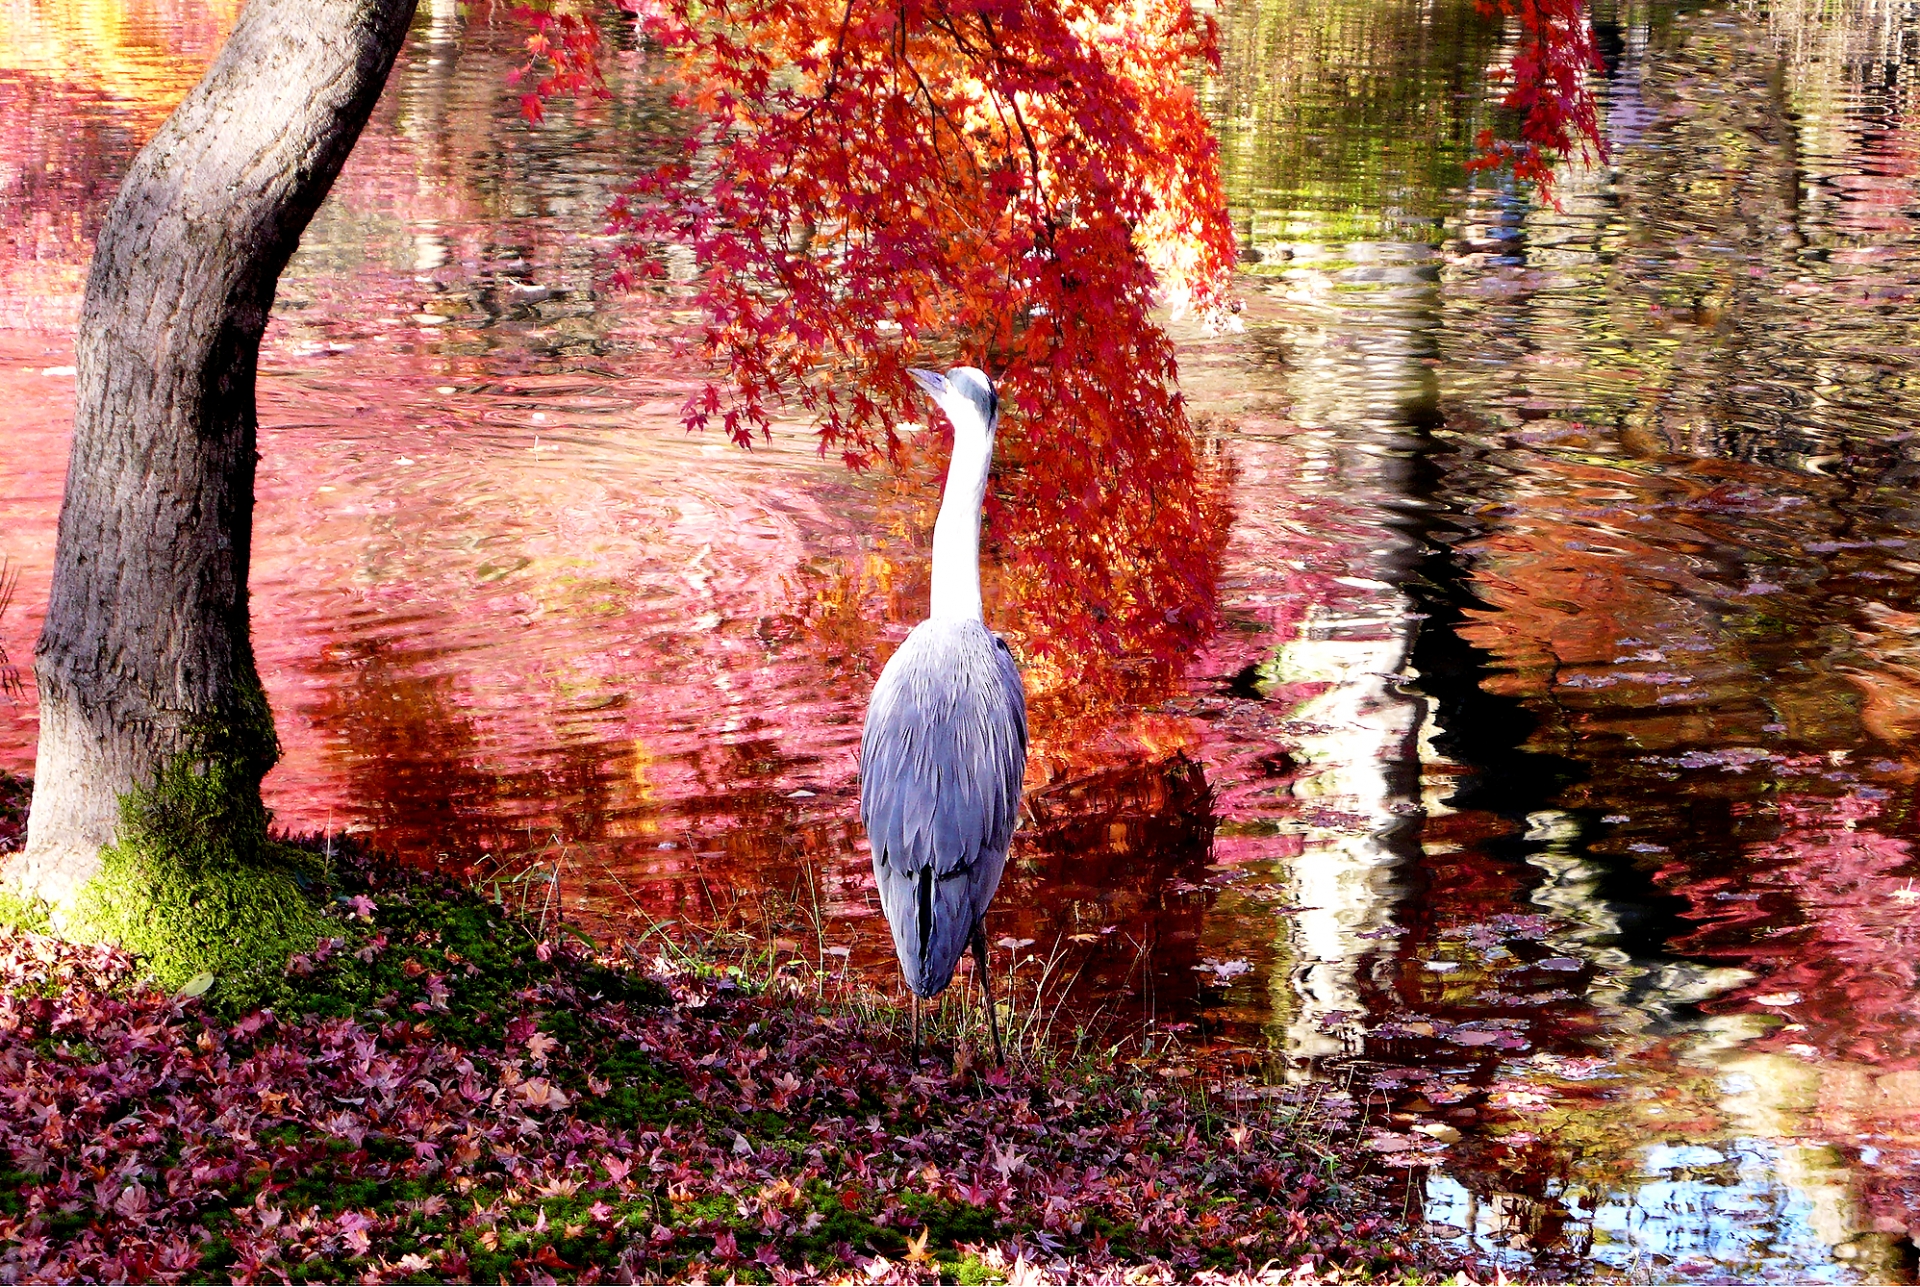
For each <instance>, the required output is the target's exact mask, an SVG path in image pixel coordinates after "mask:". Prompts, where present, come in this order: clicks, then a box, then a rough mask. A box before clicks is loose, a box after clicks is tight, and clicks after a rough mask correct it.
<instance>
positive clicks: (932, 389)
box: [907, 366, 947, 399]
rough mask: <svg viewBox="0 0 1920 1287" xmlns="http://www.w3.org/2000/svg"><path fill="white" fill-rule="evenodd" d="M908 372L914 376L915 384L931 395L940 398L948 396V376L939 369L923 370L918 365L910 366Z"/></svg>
mask: <svg viewBox="0 0 1920 1287" xmlns="http://www.w3.org/2000/svg"><path fill="white" fill-rule="evenodd" d="M907 374H908V375H910V376H912V377H913V380H914V383H915V384H918V385H919V386H920V387H921V388H923V389H925V390H926V391H927V394H928V396H929V397H932V398H935V399H939V398H942V397H945V396H946V394H947V377H946V376H944V375H941V374H940V373H939V372H938V371H923V370H921V369H920V368H919V367H917V366H910V367H908V368H907Z"/></svg>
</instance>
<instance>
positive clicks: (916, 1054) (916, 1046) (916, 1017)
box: [907, 992, 920, 1067]
mask: <svg viewBox="0 0 1920 1287" xmlns="http://www.w3.org/2000/svg"><path fill="white" fill-rule="evenodd" d="M907 996H908V997H909V998H910V999H911V1001H912V1003H913V1063H914V1066H915V1067H918V1066H919V1064H920V994H919V993H918V992H909V993H907Z"/></svg>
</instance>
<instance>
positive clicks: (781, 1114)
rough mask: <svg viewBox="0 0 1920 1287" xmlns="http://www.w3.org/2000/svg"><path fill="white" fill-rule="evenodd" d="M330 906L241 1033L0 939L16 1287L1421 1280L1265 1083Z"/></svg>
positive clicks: (33, 939) (6, 1248)
mask: <svg viewBox="0 0 1920 1287" xmlns="http://www.w3.org/2000/svg"><path fill="white" fill-rule="evenodd" d="M333 879H334V881H335V882H336V884H335V887H334V892H333V895H332V901H331V903H330V904H329V906H328V911H327V913H326V920H325V925H324V929H325V935H324V937H323V938H322V939H321V941H320V942H319V944H318V946H317V947H315V948H314V950H312V951H310V952H305V953H301V954H299V955H297V956H295V957H294V958H293V959H292V960H291V962H290V963H289V964H288V966H287V968H286V969H285V970H284V971H283V972H282V973H280V974H279V975H278V976H276V977H274V978H272V979H270V980H267V981H266V982H265V983H264V984H263V987H262V988H261V989H260V990H259V991H258V992H257V993H256V996H255V997H254V998H253V999H252V1000H251V1001H247V1002H244V1003H243V1002H242V1001H241V1000H239V999H237V998H236V997H234V996H225V997H223V996H222V990H221V989H220V988H218V987H216V988H215V989H214V990H213V991H212V992H211V993H209V994H208V996H207V997H205V998H199V999H196V998H180V997H176V996H173V995H171V994H170V993H168V992H165V991H161V990H156V989H153V988H151V987H150V986H147V985H145V984H143V983H142V982H141V981H140V980H141V977H142V976H141V973H140V971H139V970H138V968H137V967H136V965H135V964H134V962H132V961H131V960H130V959H129V958H128V957H127V956H126V955H125V954H124V953H121V952H117V951H113V950H109V949H105V948H89V947H76V946H73V945H70V944H66V943H62V942H58V941H56V940H54V939H51V938H45V937H41V936H36V935H29V934H21V933H17V932H16V933H11V934H8V935H5V936H4V937H0V976H4V987H3V988H0V1085H4V1086H5V1087H6V1089H7V1092H8V1093H7V1094H6V1095H5V1096H0V1153H4V1156H6V1157H7V1158H8V1159H10V1161H9V1163H8V1165H9V1166H10V1168H11V1169H10V1170H9V1171H7V1173H6V1174H4V1175H3V1176H0V1277H3V1278H5V1279H7V1280H24V1279H80V1278H92V1279H133V1280H152V1279H191V1280H199V1279H234V1280H252V1281H275V1280H280V1279H287V1280H291V1281H348V1280H354V1281H383V1280H408V1281H436V1280H481V1281H499V1280H507V1281H520V1282H543V1281H549V1282H550V1281H556V1280H560V1281H582V1282H587V1281H596V1280H600V1279H615V1280H625V1281H633V1280H636V1279H637V1280H648V1279H696V1280H724V1279H727V1278H734V1279H737V1280H739V1281H743V1282H745V1281H801V1280H805V1281H813V1280H820V1279H833V1278H841V1279H849V1280H857V1281H862V1282H869V1281H885V1280H905V1281H932V1280H934V1279H936V1278H940V1279H946V1280H950V1281H962V1282H968V1281H993V1280H999V1279H1002V1278H1007V1277H1009V1276H1018V1275H1020V1274H1027V1273H1035V1274H1040V1275H1042V1276H1043V1277H1044V1276H1047V1275H1051V1276H1052V1277H1055V1278H1058V1279H1063V1280H1064V1279H1072V1280H1078V1281H1122V1280H1125V1281H1192V1280H1194V1279H1195V1278H1196V1277H1197V1276H1204V1275H1208V1274H1227V1275H1234V1274H1239V1275H1258V1274H1260V1273H1261V1269H1262V1266H1269V1269H1268V1277H1269V1278H1277V1277H1279V1276H1281V1275H1283V1274H1284V1275H1287V1276H1291V1275H1293V1274H1294V1273H1295V1272H1296V1271H1297V1270H1298V1269H1299V1267H1300V1266H1302V1265H1303V1264H1305V1265H1308V1266H1310V1267H1311V1272H1309V1273H1307V1274H1305V1275H1304V1276H1303V1277H1302V1279H1301V1280H1302V1281H1309V1280H1312V1278H1313V1277H1314V1276H1316V1275H1320V1276H1326V1277H1330V1278H1336V1279H1340V1280H1343V1281H1345V1280H1350V1279H1354V1278H1366V1277H1372V1276H1385V1277H1388V1278H1402V1277H1406V1276H1409V1275H1413V1276H1420V1275H1423V1274H1430V1273H1431V1272H1433V1271H1434V1270H1435V1268H1436V1267H1435V1266H1432V1265H1425V1264H1423V1263H1422V1262H1421V1261H1420V1260H1419V1258H1418V1257H1419V1253H1418V1251H1417V1249H1416V1248H1413V1247H1410V1246H1408V1245H1406V1244H1405V1243H1404V1241H1403V1240H1402V1239H1401V1238H1400V1237H1399V1236H1398V1235H1397V1232H1396V1227H1395V1225H1394V1224H1393V1222H1392V1221H1391V1220H1390V1219H1389V1218H1388V1217H1387V1216H1386V1215H1385V1214H1383V1212H1382V1210H1381V1204H1380V1194H1379V1193H1378V1192H1376V1191H1375V1190H1373V1189H1372V1188H1370V1187H1369V1186H1368V1184H1367V1183H1365V1182H1364V1181H1356V1180H1354V1179H1353V1178H1352V1177H1351V1176H1348V1175H1345V1174H1343V1172H1342V1170H1341V1168H1340V1166H1339V1165H1338V1164H1337V1163H1336V1162H1335V1161H1334V1160H1333V1158H1332V1155H1331V1153H1330V1152H1329V1151H1328V1150H1327V1145H1328V1143H1329V1138H1328V1137H1327V1136H1326V1135H1324V1134H1323V1133H1322V1132H1321V1128H1320V1127H1319V1126H1318V1125H1317V1124H1316V1121H1315V1119H1314V1118H1313V1117H1312V1116H1311V1115H1310V1114H1308V1113H1307V1111H1306V1110H1305V1109H1304V1108H1302V1107H1298V1106H1295V1105H1290V1104H1287V1103H1284V1102H1281V1101H1279V1100H1277V1099H1275V1098H1272V1097H1269V1096H1267V1095H1263V1094H1259V1093H1255V1089H1254V1088H1244V1087H1240V1088H1236V1087H1228V1086H1222V1085H1215V1086H1212V1087H1210V1088H1206V1089H1205V1090H1203V1091H1201V1090H1196V1091H1189V1090H1187V1089H1181V1088H1178V1087H1176V1086H1174V1085H1172V1084H1170V1083H1169V1082H1168V1081H1167V1080H1166V1079H1163V1078H1161V1077H1158V1076H1156V1075H1154V1072H1153V1070H1151V1069H1144V1070H1143V1069H1133V1068H1118V1069H1115V1068H1108V1069H1105V1070H1101V1069H1098V1068H1083V1069H1080V1070H1077V1071H1074V1070H1069V1071H1059V1070H1056V1071H1052V1072H1048V1073H1038V1072H1021V1071H1016V1072H1015V1073H1014V1074H1013V1075H1011V1076H1009V1075H1007V1074H1003V1073H994V1074H992V1075H981V1074H980V1073H979V1072H977V1071H973V1072H968V1073H965V1074H963V1075H960V1076H958V1077H955V1076H951V1075H949V1074H948V1073H947V1070H946V1069H945V1067H944V1066H940V1065H935V1064H933V1063H930V1062H929V1063H923V1064H922V1065H920V1066H919V1067H917V1068H910V1067H908V1066H907V1065H906V1062H905V1060H904V1057H903V1052H902V1050H901V1048H900V1042H899V1040H898V1033H897V1031H896V1030H895V1029H893V1028H892V1027H889V1026H884V1025H876V1024H874V1023H872V1022H870V1021H869V1020H868V1019H866V1018H863V1017H862V1015H861V1012H860V1011H859V1010H858V1009H857V1008H846V1007H835V1006H823V1005H822V1004H821V1002H820V1001H819V999H818V998H816V997H814V996H812V995H802V994H801V993H800V991H799V989H797V988H795V989H788V988H786V987H784V986H782V984H781V982H780V980H781V978H782V977H783V975H782V974H781V973H780V972H779V971H773V972H766V971H764V970H763V971H761V972H758V973H753V974H751V977H755V978H758V979H760V980H761V981H762V982H761V984H760V985H759V986H743V985H742V984H741V982H740V979H741V978H742V977H743V975H742V973H741V972H740V971H739V970H737V969H736V970H732V971H730V970H728V969H726V968H722V963H719V962H712V961H705V962H703V961H698V960H692V959H689V958H685V957H676V959H675V962H674V963H669V962H667V961H665V960H662V959H659V958H655V959H654V961H653V964H652V966H651V967H650V968H651V970H652V971H653V977H648V976H646V975H643V974H642V973H640V972H639V971H637V970H635V969H633V968H630V967H629V966H628V965H627V964H623V963H622V962H621V961H619V960H609V959H603V958H600V957H597V956H596V955H595V954H594V953H593V952H592V951H590V950H589V949H588V948H586V947H585V946H584V945H583V944H581V943H580V942H579V941H577V940H573V939H569V940H567V941H564V942H555V941H551V940H547V941H543V940H539V939H536V937H535V936H534V935H533V934H531V933H529V931H528V929H527V927H526V926H524V925H523V924H521V923H520V922H518V921H516V920H515V919H513V918H512V917H509V916H507V915H506V914H504V913H503V912H502V911H501V910H500V909H499V908H497V907H495V906H493V905H492V904H490V903H487V902H485V901H483V900H482V899H480V898H478V897H476V896H473V895H471V894H469V893H467V892H465V891H463V890H460V889H457V888H453V887H449V886H446V885H442V884H436V883H433V882H431V881H429V880H426V879H425V878H420V877H406V878H402V877H399V876H395V875H393V874H390V873H382V872H380V871H377V870H373V869H370V868H368V867H366V866H363V865H358V864H353V863H349V864H345V865H343V866H340V867H337V868H336V870H335V872H334V875H333ZM256 1003H257V1004H256ZM1022 1262H1025V1263H1024V1265H1023V1264H1022ZM1035 1280H1036V1281H1037V1280H1039V1279H1035Z"/></svg>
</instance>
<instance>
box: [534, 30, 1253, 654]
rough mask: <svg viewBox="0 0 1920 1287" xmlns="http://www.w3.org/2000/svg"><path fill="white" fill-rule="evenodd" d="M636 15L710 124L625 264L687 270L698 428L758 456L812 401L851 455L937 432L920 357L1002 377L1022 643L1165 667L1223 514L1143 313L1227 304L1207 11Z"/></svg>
mask: <svg viewBox="0 0 1920 1287" xmlns="http://www.w3.org/2000/svg"><path fill="white" fill-rule="evenodd" d="M636 3H637V4H638V6H639V7H638V11H637V13H636V19H637V21H638V22H639V23H640V25H641V28H642V30H643V32H644V33H645V34H646V35H647V36H648V37H649V38H650V39H651V40H653V41H655V42H657V43H658V44H659V45H660V46H661V47H663V48H664V49H666V50H669V51H671V52H672V53H673V54H674V55H676V56H677V59H678V67H679V73H678V74H679V76H680V79H681V81H682V83H683V84H684V85H685V86H686V89H685V90H684V94H683V102H684V103H685V104H686V105H687V106H689V107H691V108H692V109H694V112H695V116H694V119H695V120H696V121H697V122H698V126H697V128H696V129H695V131H694V132H693V134H692V136H691V137H690V138H688V139H687V141H686V145H685V149H684V152H683V153H682V154H681V155H680V156H679V157H678V158H677V159H676V160H674V161H673V162H672V163H670V164H667V165H664V166H661V167H659V168H658V169H657V170H654V171H652V172H650V173H648V174H645V175H642V176H641V177H640V178H639V180H638V182H636V183H635V184H634V185H633V188H632V190H631V191H630V192H629V193H628V194H627V196H626V197H625V198H623V199H622V200H621V201H620V203H619V204H618V205H617V207H616V208H615V210H614V213H613V223H614V227H615V229H616V230H617V231H618V232H620V233H621V234H623V235H624V237H625V238H626V241H627V245H628V248H629V256H628V259H627V261H626V269H625V271H626V275H627V280H628V282H629V283H630V284H645V283H647V282H649V281H658V280H662V279H668V278H671V277H673V276H675V275H676V273H675V271H674V269H673V268H672V265H674V264H675V263H676V262H677V263H680V264H683V265H687V266H688V270H687V271H683V272H679V273H678V274H677V275H678V276H679V277H681V278H683V279H685V281H686V284H687V288H688V289H691V290H692V291H693V292H694V293H695V295H696V296H697V303H698V305H699V306H700V308H701V310H702V313H703V316H704V317H705V318H706V322H705V332H704V342H705V349H706V353H707V356H708V358H709V359H710V360H711V362H712V364H713V368H712V369H713V372H714V378H713V379H712V380H711V381H710V382H709V383H707V384H706V385H705V387H704V388H703V389H702V391H701V392H700V393H699V394H698V396H697V397H695V398H694V399H693V400H692V401H691V402H690V403H689V404H688V405H687V407H686V409H685V415H684V418H685V420H686V423H687V424H688V425H689V426H690V427H693V428H706V427H717V428H720V429H722V430H724V431H725V432H726V433H727V434H728V435H729V436H730V437H731V438H733V439H734V440H735V441H737V442H740V443H743V444H746V443H750V442H751V441H753V440H754V439H755V438H756V437H758V436H761V435H764V434H765V433H767V432H768V430H769V429H770V427H771V425H772V424H773V422H774V421H775V420H777V419H782V418H795V417H798V418H805V419H808V420H811V421H812V422H813V423H814V424H815V425H816V426H817V429H818V433H819V435H820V445H821V449H822V450H823V451H831V452H835V453H838V454H839V455H840V456H841V457H842V458H843V459H844V460H845V461H846V462H847V463H848V464H849V465H852V466H854V467H856V468H860V467H865V466H867V465H869V464H871V463H873V462H874V461H875V460H876V459H877V458H879V457H881V456H887V455H891V454H892V453H893V452H894V451H895V449H896V448H897V447H898V445H899V444H898V440H897V439H896V437H895V434H896V429H897V427H898V426H900V425H901V424H902V423H903V422H906V423H915V422H926V421H928V420H929V419H933V420H935V421H937V420H938V417H937V416H933V415H932V413H931V411H930V409H929V408H928V406H927V404H926V403H925V401H924V399H923V398H922V397H921V395H920V394H919V393H918V392H917V390H916V389H915V387H914V385H913V384H912V382H911V380H910V379H909V377H908V376H907V374H906V372H907V368H908V367H909V366H910V365H929V366H944V365H949V364H959V363H967V364H971V365H975V366H979V367H982V368H983V369H985V370H986V371H987V372H988V373H989V374H991V375H992V376H993V377H994V378H995V379H996V380H997V381H998V382H999V385H1000V395H1001V405H1002V408H1003V421H1002V431H1001V435H1000V444H1001V445H1000V450H1001V459H1002V465H1003V468H1002V470H1001V472H1000V474H999V476H998V478H997V480H996V484H995V488H994V500H993V502H992V503H991V504H990V510H989V517H988V526H989V533H990V540H991V541H992V542H993V543H994V545H995V546H996V547H997V548H998V551H999V552H1000V554H1001V555H1002V556H1003V558H1004V559H1005V561H1006V567H1005V573H1004V578H1003V581H1002V584H1003V585H1004V586H1005V587H1006V588H1007V590H1008V592H1009V593H1008V599H1009V603H1008V605H1007V606H1008V607H1009V608H1011V609H1012V616H1013V621H1012V622H1011V624H1013V625H1014V626H1015V627H1016V629H1019V631H1020V633H1021V634H1023V635H1024V642H1025V643H1026V646H1027V649H1028V651H1029V654H1030V655H1034V656H1037V657H1040V658H1050V659H1052V660H1053V661H1054V662H1056V663H1058V664H1059V666H1060V667H1061V669H1062V670H1063V671H1065V672H1067V673H1072V672H1075V671H1077V670H1079V669H1080V665H1079V659H1086V658H1091V657H1095V656H1103V655H1104V656H1111V657H1119V658H1123V659H1127V660H1128V662H1129V664H1131V662H1133V661H1136V660H1138V661H1144V662H1146V663H1148V664H1149V667H1151V664H1152V663H1153V662H1154V661H1155V659H1158V661H1159V662H1161V663H1163V667H1170V666H1171V664H1172V662H1173V661H1174V660H1175V659H1176V658H1177V657H1178V656H1179V655H1180V654H1181V653H1182V652H1183V650H1185V649H1186V648H1188V647H1190V646H1191V645H1192V644H1193V643H1194V642H1195V641H1196V640H1197V639H1198V638H1199V637H1200V636H1201V635H1202V634H1203V633H1204V632H1205V630H1206V629H1208V628H1209V626H1210V624H1211V620H1212V603H1213V564H1214V562H1217V554H1218V548H1217V547H1218V541H1217V539H1216V537H1215V536H1214V533H1217V532H1218V531H1219V530H1220V529H1221V527H1222V526H1223V524H1222V523H1221V518H1222V515H1221V513H1220V510H1219V506H1220V504H1221V500H1220V496H1221V493H1220V489H1219V488H1218V487H1217V486H1214V485H1213V480H1212V479H1211V477H1210V475H1209V471H1208V469H1207V468H1206V466H1205V465H1204V463H1203V460H1202V456H1201V452H1200V450H1199V446H1198V440H1197V437H1196V435H1195V434H1194V432H1193V430H1192V427H1191V425H1190V424H1189V422H1188V419H1187V415H1186V410H1185V408H1184V406H1183V404H1182V402H1181V399H1180V397H1179V394H1178V392H1177V390H1176V387H1175V379H1176V368H1175V360H1174V349H1173V344H1172V342H1171V340H1170V339H1169V337H1168V336H1167V334H1166V332H1165V330H1164V329H1163V328H1162V327H1161V326H1160V325H1159V324H1158V322H1157V321H1156V316H1155V313H1154V311H1153V310H1154V309H1155V308H1156V307H1157V306H1171V307H1172V308H1173V309H1175V310H1176V311H1181V310H1192V311H1196V312H1198V313H1200V314H1202V315H1204V316H1206V317H1209V318H1213V319H1224V317H1225V316H1226V312H1225V310H1226V308H1227V289H1228V285H1229V281H1230V276H1231V270H1232V265H1233V262H1234V256H1235V245H1234V238H1233V232H1232V228H1231V225H1230V223H1229V220H1228V217H1227V211H1226V204H1225V199H1224V195H1223V192H1222V189H1221V184H1220V177H1219V166H1218V163H1217V157H1216V144H1215V141H1214V138H1213V134H1212V132H1211V130H1210V128H1209V127H1208V124H1207V121H1206V119H1205V117H1204V116H1203V115H1202V113H1201V111H1200V108H1199V105H1198V102H1197V100H1196V96H1195V93H1194V90H1193V85H1192V83H1191V78H1192V74H1193V73H1194V72H1196V71H1197V70H1198V69H1199V68H1202V67H1204V66H1207V65H1208V64H1209V63H1210V61H1211V60H1213V59H1214V58H1215V33H1214V30H1213V27H1212V25H1211V23H1210V21H1203V20H1201V19H1199V18H1198V17H1196V15H1195V14H1194V12H1193V10H1192V8H1191V6H1190V4H1189V3H1188V0H1092V2H1085V0H1041V2H1038V3H1036V2H1035V0H899V2H898V3H893V2H890V0H751V3H745V4H742V3H738V2H737V0H722V2H721V3H718V4H709V3H694V2H692V0H636ZM541 12H542V14H543V16H544V17H545V20H546V21H547V22H548V23H549V24H550V25H551V24H554V23H557V22H558V21H559V18H558V16H557V15H556V14H555V13H554V12H553V10H552V8H551V7H549V8H546V9H543V10H542V11H541ZM569 20H571V21H575V22H584V21H585V19H582V18H577V17H573V16H572V15H569ZM552 44H553V42H552V41H551V40H549V42H548V45H549V48H551V46H552ZM537 52H540V53H542V54H546V53H547V52H548V51H547V50H542V51H537ZM565 56H566V51H565V49H564V48H563V49H562V51H561V57H563V58H564V57H565ZM555 65H556V68H559V69H561V70H564V67H563V65H562V64H561V63H560V62H559V60H558V59H556V60H555ZM556 74H558V72H556ZM936 427H944V426H938V425H936Z"/></svg>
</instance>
